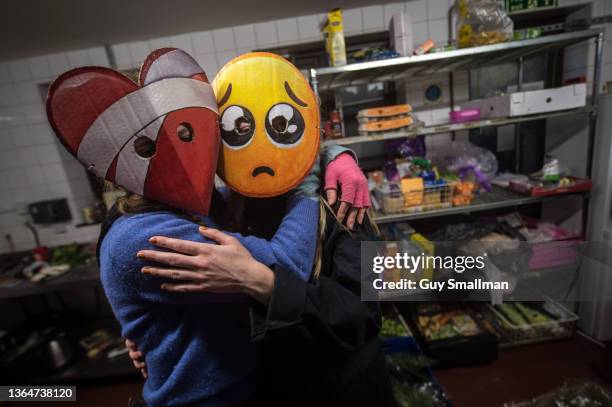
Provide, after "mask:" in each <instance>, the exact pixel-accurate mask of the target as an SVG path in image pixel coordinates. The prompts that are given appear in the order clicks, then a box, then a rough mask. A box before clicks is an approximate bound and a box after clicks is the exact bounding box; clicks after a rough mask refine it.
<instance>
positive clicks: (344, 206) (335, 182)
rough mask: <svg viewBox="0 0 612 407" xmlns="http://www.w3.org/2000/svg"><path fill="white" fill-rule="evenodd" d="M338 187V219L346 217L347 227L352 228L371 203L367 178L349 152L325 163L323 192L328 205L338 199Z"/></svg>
mask: <svg viewBox="0 0 612 407" xmlns="http://www.w3.org/2000/svg"><path fill="white" fill-rule="evenodd" d="M338 188H340V207H339V208H338V213H337V216H338V220H339V221H340V222H342V221H343V220H344V218H345V217H346V225H347V226H348V228H349V229H353V226H355V220H357V222H359V223H363V218H364V217H365V214H366V212H367V210H368V208H369V207H370V206H371V203H370V191H369V190H368V180H367V179H366V177H365V175H364V174H363V172H362V171H361V169H359V166H358V165H357V162H356V161H355V159H354V158H353V156H352V155H351V154H349V153H342V154H340V155H339V156H338V157H336V158H335V159H333V160H332V161H331V162H330V163H329V164H328V165H327V169H326V170H325V193H326V195H327V203H329V204H330V205H334V204H335V203H336V201H337V200H338ZM347 212H348V217H347V216H346V215H347Z"/></svg>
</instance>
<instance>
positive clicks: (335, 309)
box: [251, 214, 395, 406]
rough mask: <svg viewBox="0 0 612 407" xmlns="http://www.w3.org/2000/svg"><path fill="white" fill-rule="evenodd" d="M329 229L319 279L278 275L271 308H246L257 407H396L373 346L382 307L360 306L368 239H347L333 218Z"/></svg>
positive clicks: (365, 235)
mask: <svg viewBox="0 0 612 407" xmlns="http://www.w3.org/2000/svg"><path fill="white" fill-rule="evenodd" d="M327 224H328V227H327V233H326V238H325V241H324V247H323V266H322V270H321V274H320V276H319V277H318V278H312V279H311V280H310V281H309V282H304V281H302V280H301V279H300V278H299V277H297V276H295V275H294V274H292V273H291V272H288V271H287V270H284V269H282V268H276V270H275V277H274V291H273V293H272V297H271V300H270V303H269V304H268V306H267V307H266V308H264V307H262V306H258V305H253V306H252V308H251V329H252V335H253V338H254V339H255V340H257V341H260V342H261V347H262V354H261V363H260V368H259V369H258V370H257V390H256V394H255V397H254V400H253V402H254V403H255V402H256V403H257V404H260V403H263V402H266V403H273V404H272V405H276V404H277V403H283V405H313V406H314V405H317V406H320V405H335V406H343V405H376V406H387V405H394V404H395V403H394V398H393V394H392V390H391V385H390V382H389V377H388V374H387V370H386V365H385V361H384V356H383V354H382V351H381V347H380V343H379V341H378V332H379V330H380V326H381V314H380V307H379V304H378V303H377V302H363V301H361V289H362V285H361V274H360V262H361V259H360V252H361V241H362V240H373V234H372V233H371V230H368V228H366V227H361V228H360V229H358V230H357V231H356V232H355V233H349V232H348V231H347V230H346V229H344V228H343V227H342V226H341V225H339V224H338V223H337V222H336V221H335V219H334V218H333V216H332V215H331V214H329V215H328V222H327ZM363 288H364V289H366V287H365V286H364V287H363Z"/></svg>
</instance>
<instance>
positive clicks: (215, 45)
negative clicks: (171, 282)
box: [0, 0, 612, 253]
mask: <svg viewBox="0 0 612 407" xmlns="http://www.w3.org/2000/svg"><path fill="white" fill-rule="evenodd" d="M373 2H375V1H373ZM577 2H578V1H577V0H560V3H561V4H573V3H577ZM452 3H453V0H429V1H425V0H418V1H409V2H402V3H399V2H398V3H392V4H388V5H384V6H380V5H373V6H369V7H363V8H356V9H348V10H345V11H344V19H345V34H346V35H355V34H361V33H367V32H375V31H381V30H385V29H387V26H388V21H389V19H390V18H391V16H392V15H393V14H395V13H398V12H401V11H408V12H409V13H410V14H411V16H412V20H413V24H414V33H415V42H416V43H420V42H422V41H424V40H426V39H427V38H429V37H431V38H433V39H434V40H437V41H442V42H443V41H445V40H446V38H447V37H448V28H447V27H448V25H447V22H446V18H447V11H448V8H449V6H450V5H451V4H452ZM593 14H594V15H596V16H598V15H604V14H612V1H606V0H596V1H595V2H594V7H593ZM323 18H324V14H315V15H306V16H296V17H295V18H288V19H283V20H276V21H269V22H264V23H258V24H248V25H242V26H235V27H227V28H223V29H216V30H212V31H201V32H195V33H190V34H183V35H177V36H172V37H164V38H153V39H143V40H142V41H137V42H130V43H122V44H114V45H113V46H112V50H113V53H114V55H115V58H116V62H117V65H118V68H120V69H125V68H134V67H138V66H139V64H140V63H141V62H142V61H143V59H144V58H145V57H146V55H147V54H148V53H149V52H150V51H152V50H154V49H156V48H160V47H165V46H173V47H178V48H182V49H184V50H186V51H187V52H190V53H191V54H192V55H194V56H195V58H196V60H198V62H199V63H200V64H201V65H202V67H203V68H204V69H205V71H206V73H207V74H208V76H209V78H212V77H214V75H215V74H216V72H217V71H218V70H219V68H220V67H221V66H223V65H224V64H225V63H226V62H227V61H229V60H230V59H231V58H233V57H234V56H236V55H239V54H241V53H244V52H247V51H250V50H253V49H258V48H270V47H274V46H280V45H287V44H294V43H303V42H311V41H314V40H319V39H321V35H320V33H319V31H318V25H319V23H320V21H321V20H322V19H323ZM203 28H205V27H203ZM608 31H612V27H610V24H608ZM611 40H612V37H610V36H608V38H607V41H606V52H605V54H604V61H605V65H604V66H603V68H604V69H603V71H602V80H603V82H604V83H605V82H606V81H612V41H611ZM571 52H572V51H568V54H571ZM575 52H576V53H579V51H575ZM574 60H575V61H576V62H575V64H576V66H572V67H571V68H572V69H583V70H584V68H588V65H586V66H582V65H580V64H582V62H581V61H583V60H584V58H583V57H582V56H580V55H576V56H575V59H574ZM108 63H109V62H108V59H107V57H106V54H105V51H104V48H102V47H97V48H91V49H85V50H77V51H69V52H64V53H57V54H52V55H41V56H35V57H32V58H28V59H21V60H15V61H9V62H3V63H0V232H1V234H2V236H0V253H1V252H5V251H7V250H8V245H7V243H6V241H5V240H4V235H5V234H7V233H10V234H11V235H12V237H13V239H14V241H15V243H16V245H17V249H29V248H31V247H33V245H34V243H33V240H32V238H31V236H30V233H29V232H28V231H27V229H26V228H25V227H23V219H22V218H20V217H19V216H18V215H17V213H18V212H19V208H23V204H25V203H29V202H33V201H37V200H44V199H51V198H59V197H66V198H68V200H69V202H70V206H71V209H72V212H73V215H74V217H75V220H74V222H72V224H71V225H68V226H66V227H65V228H60V229H58V228H48V229H43V230H42V231H41V238H42V242H43V244H46V245H56V244H62V243H67V242H71V241H93V240H95V238H96V228H74V227H73V226H72V225H74V224H76V223H79V222H80V221H81V211H82V208H83V207H84V206H88V205H90V204H91V203H92V198H93V197H92V195H91V192H90V190H89V187H88V185H87V183H86V178H85V175H84V172H83V171H84V170H82V169H81V168H80V167H79V166H78V163H76V161H75V160H74V159H73V158H72V157H70V156H69V155H67V153H65V152H64V151H63V148H62V147H61V146H59V145H58V144H57V143H56V142H55V138H54V136H53V135H52V133H51V130H50V128H49V126H48V124H47V122H46V115H45V112H44V106H43V100H42V97H41V94H40V90H39V85H41V84H46V83H48V82H49V81H51V80H52V79H53V78H54V77H56V76H57V75H59V74H61V73H62V72H64V71H66V70H68V69H70V68H74V67H78V66H83V65H100V66H108ZM570 65H571V63H570ZM569 73H570V71H568V74H569ZM426 81H436V82H438V83H440V84H441V85H442V86H443V92H444V95H445V96H444V97H445V99H447V97H448V86H447V83H446V81H447V78H446V75H443V76H440V77H435V78H432V79H427V80H426ZM422 82H423V81H413V80H410V81H406V82H405V91H406V100H407V101H408V102H410V103H413V104H415V106H416V107H417V110H419V111H420V115H421V118H422V119H423V120H425V121H426V122H428V123H431V122H432V121H435V120H436V119H438V118H441V117H446V115H447V113H448V109H447V108H446V107H445V106H444V105H442V106H436V110H435V111H431V109H430V108H429V107H423V106H421V107H419V105H420V102H421V93H422V87H423V83H422ZM456 86H457V88H456V89H455V91H456V94H458V95H463V96H466V95H467V94H466V93H465V89H466V86H467V79H466V77H465V75H463V76H461V75H460V76H458V78H457V85H456ZM459 98H461V96H459ZM444 103H448V101H447V100H446V102H444ZM445 109H446V110H445ZM436 140H437V141H438V142H444V140H446V138H445V136H444V135H442V136H438V137H437V138H430V139H429V140H428V142H429V143H430V144H437V142H436Z"/></svg>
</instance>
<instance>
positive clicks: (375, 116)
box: [357, 103, 412, 123]
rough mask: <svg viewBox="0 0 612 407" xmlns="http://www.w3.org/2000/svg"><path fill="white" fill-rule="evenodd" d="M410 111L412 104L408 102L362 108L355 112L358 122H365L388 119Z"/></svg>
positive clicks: (403, 115) (405, 114)
mask: <svg viewBox="0 0 612 407" xmlns="http://www.w3.org/2000/svg"><path fill="white" fill-rule="evenodd" d="M411 112H412V106H410V105H409V104H407V103H406V104H401V105H392V106H380V107H374V108H370V109H363V110H360V111H359V112H358V113H357V120H358V121H359V123H367V122H370V121H379V120H389V119H394V118H399V117H405V116H407V115H409V114H410V113H411Z"/></svg>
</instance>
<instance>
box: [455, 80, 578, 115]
mask: <svg viewBox="0 0 612 407" xmlns="http://www.w3.org/2000/svg"><path fill="white" fill-rule="evenodd" d="M586 97H587V90H586V83H578V84H575V85H568V86H563V87H560V88H552V89H542V90H534V91H528V92H515V93H509V94H507V95H502V96H494V97H492V98H487V99H478V100H471V101H469V102H465V103H462V104H461V109H470V108H480V117H481V118H483V119H489V118H493V117H514V116H525V115H530V114H537V113H547V112H555V111H558V110H567V109H575V108H578V107H582V106H585V105H586Z"/></svg>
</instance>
